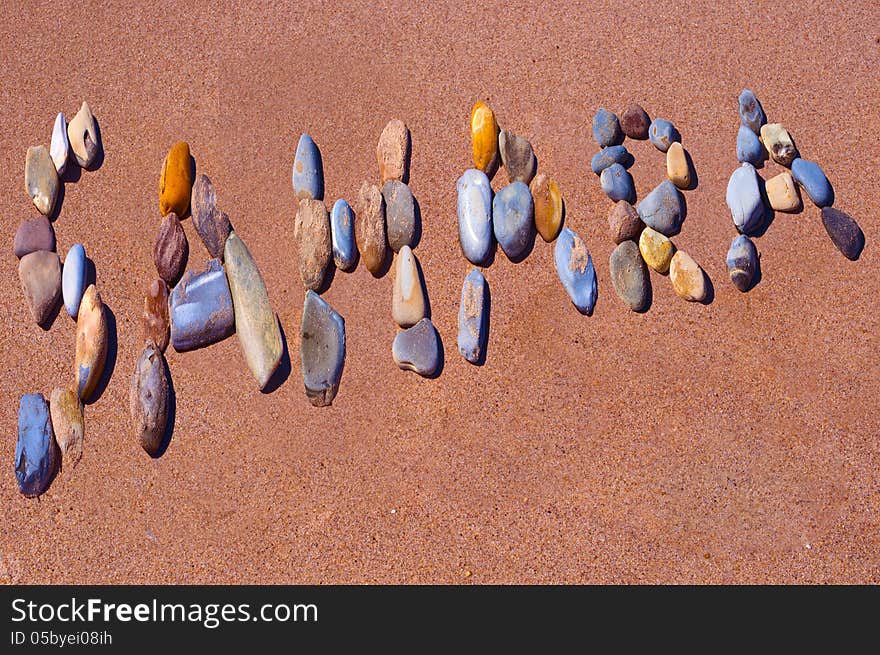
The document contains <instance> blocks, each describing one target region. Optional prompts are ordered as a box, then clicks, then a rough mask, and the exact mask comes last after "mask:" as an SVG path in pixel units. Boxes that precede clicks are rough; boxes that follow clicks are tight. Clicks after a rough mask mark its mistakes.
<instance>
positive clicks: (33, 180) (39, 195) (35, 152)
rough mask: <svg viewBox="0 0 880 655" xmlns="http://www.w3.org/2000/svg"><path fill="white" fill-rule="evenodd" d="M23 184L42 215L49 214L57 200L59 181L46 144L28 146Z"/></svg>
mask: <svg viewBox="0 0 880 655" xmlns="http://www.w3.org/2000/svg"><path fill="white" fill-rule="evenodd" d="M24 184H25V189H26V190H27V193H28V196H30V198H31V200H33V202H34V207H36V208H37V211H39V212H40V213H41V214H43V215H44V216H51V215H52V212H54V211H55V203H56V202H57V201H58V190H59V188H60V187H61V181H60V180H59V179H58V171H56V170H55V164H54V163H53V162H52V157H51V156H50V155H49V151H48V150H46V146H32V147H30V148H28V151H27V158H26V159H25V165H24Z"/></svg>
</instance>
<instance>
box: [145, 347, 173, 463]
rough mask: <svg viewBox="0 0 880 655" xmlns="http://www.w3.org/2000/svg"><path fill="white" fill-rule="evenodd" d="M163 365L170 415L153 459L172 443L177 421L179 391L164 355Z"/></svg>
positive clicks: (159, 455) (151, 455)
mask: <svg viewBox="0 0 880 655" xmlns="http://www.w3.org/2000/svg"><path fill="white" fill-rule="evenodd" d="M162 366H164V367H165V379H166V380H167V381H168V416H167V418H166V419H165V432H164V433H163V434H162V441H161V443H160V444H159V448H158V449H156V452H155V453H152V454H150V457H152V458H153V459H159V458H160V457H162V455H164V454H165V451H166V450H168V446H169V445H170V444H171V437H173V436H174V424H175V422H176V421H177V393H176V392H175V390H174V379H173V378H172V377H171V370H170V369H169V368H168V361H167V360H166V359H165V356H164V355H163V356H162Z"/></svg>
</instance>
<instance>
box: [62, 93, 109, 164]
mask: <svg viewBox="0 0 880 655" xmlns="http://www.w3.org/2000/svg"><path fill="white" fill-rule="evenodd" d="M67 139H68V141H69V142H70V151H71V152H72V153H73V156H74V158H75V159H76V163H77V164H79V165H80V166H82V167H83V168H85V169H86V170H89V169H91V168H92V166H94V165H95V164H96V163H97V162H98V153H99V152H100V150H101V143H100V138H99V136H98V126H97V124H96V122H95V117H94V115H92V110H91V109H90V108H89V103H87V102H85V101H83V103H82V106H81V107H80V108H79V111H78V112H76V116H74V117H73V119H72V120H71V121H70V122H69V123H68V124H67Z"/></svg>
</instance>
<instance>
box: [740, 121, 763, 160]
mask: <svg viewBox="0 0 880 655" xmlns="http://www.w3.org/2000/svg"><path fill="white" fill-rule="evenodd" d="M766 157H767V149H766V148H765V147H764V144H763V143H761V140H760V139H759V138H758V135H757V134H755V133H754V132H752V130H751V129H749V128H748V127H747V126H745V125H740V126H739V130H738V131H737V133H736V158H737V160H738V161H740V162H744V163H745V162H747V163H749V164H751V165H752V166H760V165H761V162H763V161H764V159H766Z"/></svg>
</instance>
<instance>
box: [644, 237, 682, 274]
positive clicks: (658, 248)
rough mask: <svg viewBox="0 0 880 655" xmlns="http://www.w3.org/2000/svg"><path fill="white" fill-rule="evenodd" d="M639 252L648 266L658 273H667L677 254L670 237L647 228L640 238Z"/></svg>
mask: <svg viewBox="0 0 880 655" xmlns="http://www.w3.org/2000/svg"><path fill="white" fill-rule="evenodd" d="M639 252H640V253H641V254H642V259H644V260H645V263H646V264H647V265H648V266H650V267H651V268H653V269H654V270H655V271H657V272H658V273H667V272H668V271H669V262H670V261H672V255H673V253H675V246H674V245H673V243H672V241H670V240H669V237H667V236H665V235H663V234H660V233H659V232H658V231H657V230H654V229H652V228H650V227H646V228H645V229H644V230H642V235H641V236H640V237H639Z"/></svg>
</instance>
